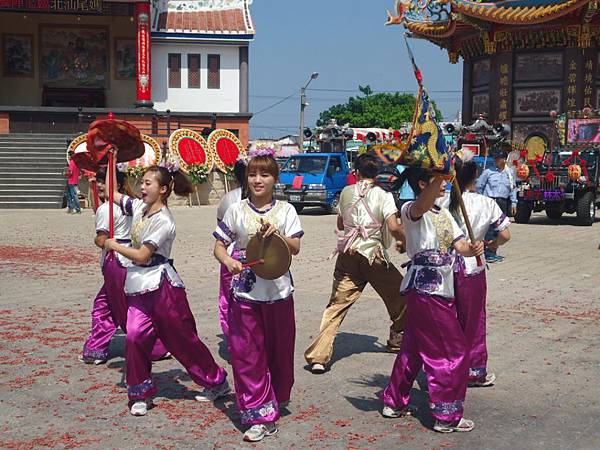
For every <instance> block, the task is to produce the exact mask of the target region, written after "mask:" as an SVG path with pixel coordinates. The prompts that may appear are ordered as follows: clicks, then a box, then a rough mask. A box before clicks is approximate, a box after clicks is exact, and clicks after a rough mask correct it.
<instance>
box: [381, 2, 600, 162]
mask: <svg viewBox="0 0 600 450" xmlns="http://www.w3.org/2000/svg"><path fill="white" fill-rule="evenodd" d="M598 6H599V3H598V2H597V1H589V0H562V1H559V0H500V1H473V0H440V1H431V0H412V1H404V0H402V1H397V2H396V14H397V15H393V14H390V18H389V21H388V23H394V24H400V23H401V24H403V25H404V26H405V27H406V29H408V30H409V31H410V32H412V33H413V35H414V36H415V37H420V38H424V39H427V40H429V41H431V42H433V43H434V44H436V45H438V46H439V47H441V48H443V49H445V50H447V52H448V57H449V60H450V62H451V63H458V62H459V60H462V62H463V68H464V69H463V100H462V113H463V122H464V123H466V124H469V123H471V122H472V121H473V120H474V119H475V118H477V116H478V115H480V114H483V115H485V117H486V119H487V121H488V122H491V123H493V122H502V123H509V124H510V125H511V127H512V139H513V143H514V144H516V145H524V146H525V147H526V148H527V150H528V152H530V153H540V152H543V150H544V149H545V148H546V147H547V146H548V145H554V144H556V141H557V134H556V131H555V128H554V122H553V119H552V117H551V113H552V114H553V112H557V113H561V112H565V113H567V114H575V112H576V111H578V110H581V109H583V108H584V107H586V106H589V107H591V108H598V107H600V103H599V99H598V96H599V95H600V94H599V93H600V91H599V90H598V88H597V85H598V84H599V83H600V65H599V61H598V60H599V51H598V49H599V47H600V14H599V13H598Z"/></svg>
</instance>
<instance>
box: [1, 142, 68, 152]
mask: <svg viewBox="0 0 600 450" xmlns="http://www.w3.org/2000/svg"><path fill="white" fill-rule="evenodd" d="M0 149H2V151H11V150H14V151H36V152H49V151H50V152H51V151H55V152H58V151H62V152H64V153H65V154H66V153H67V143H66V142H64V143H60V144H48V143H43V144H35V143H29V142H28V143H25V144H24V143H21V142H0Z"/></svg>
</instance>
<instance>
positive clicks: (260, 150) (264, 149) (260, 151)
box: [248, 143, 275, 159]
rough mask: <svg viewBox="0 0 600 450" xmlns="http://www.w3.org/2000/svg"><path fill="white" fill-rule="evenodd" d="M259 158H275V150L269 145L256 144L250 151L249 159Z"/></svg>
mask: <svg viewBox="0 0 600 450" xmlns="http://www.w3.org/2000/svg"><path fill="white" fill-rule="evenodd" d="M257 156H270V157H272V158H274V157H275V149H274V148H273V147H271V146H270V145H268V144H260V143H259V144H255V145H254V146H253V147H252V148H251V149H250V150H249V151H248V159H252V158H256V157H257Z"/></svg>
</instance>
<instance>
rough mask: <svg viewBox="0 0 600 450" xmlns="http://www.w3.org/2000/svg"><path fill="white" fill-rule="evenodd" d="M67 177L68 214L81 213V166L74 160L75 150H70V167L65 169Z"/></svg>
mask: <svg viewBox="0 0 600 450" xmlns="http://www.w3.org/2000/svg"><path fill="white" fill-rule="evenodd" d="M65 176H66V177H67V214H74V213H77V214H81V205H80V204H79V197H78V189H77V185H78V184H79V167H77V164H75V161H73V152H69V167H67V170H66V171H65Z"/></svg>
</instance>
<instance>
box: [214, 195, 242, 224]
mask: <svg viewBox="0 0 600 450" xmlns="http://www.w3.org/2000/svg"><path fill="white" fill-rule="evenodd" d="M241 199H242V188H241V187H238V188H235V189H233V190H232V191H229V192H228V193H227V194H225V195H224V196H223V198H221V201H220V202H219V206H218V207H217V221H221V220H223V217H225V213H226V212H227V210H228V209H229V207H230V206H231V205H233V204H234V203H237V202H239V201H240V200H241Z"/></svg>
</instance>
